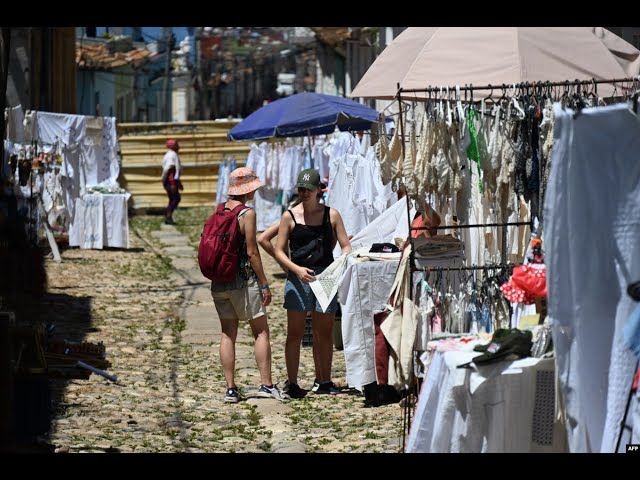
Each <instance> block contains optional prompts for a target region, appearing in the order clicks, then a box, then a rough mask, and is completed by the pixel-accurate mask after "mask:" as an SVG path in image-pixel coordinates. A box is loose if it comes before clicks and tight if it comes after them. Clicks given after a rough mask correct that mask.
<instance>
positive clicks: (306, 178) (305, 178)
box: [302, 173, 311, 182]
mask: <svg viewBox="0 0 640 480" xmlns="http://www.w3.org/2000/svg"><path fill="white" fill-rule="evenodd" d="M302 179H303V180H304V181H305V182H308V181H309V180H310V179H311V175H309V174H308V173H305V174H304V175H303V176H302Z"/></svg>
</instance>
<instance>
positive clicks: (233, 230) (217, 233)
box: [198, 203, 247, 283]
mask: <svg viewBox="0 0 640 480" xmlns="http://www.w3.org/2000/svg"><path fill="white" fill-rule="evenodd" d="M245 209H247V207H246V206H245V205H242V204H241V205H238V206H237V207H235V208H234V209H233V210H229V209H228V208H225V204H224V203H220V204H219V205H218V208H217V209H216V211H215V212H214V213H213V214H212V215H211V216H210V217H209V219H208V220H207V223H205V225H204V230H203V231H202V237H201V238H200V246H199V247H198V264H199V265H200V271H201V272H202V274H203V275H204V276H205V277H207V278H208V279H209V280H211V281H212V282H214V283H227V282H231V281H233V279H234V278H235V277H236V274H237V273H238V270H239V269H240V235H241V233H240V224H239V223H238V215H239V214H240V212H241V211H242V210H245Z"/></svg>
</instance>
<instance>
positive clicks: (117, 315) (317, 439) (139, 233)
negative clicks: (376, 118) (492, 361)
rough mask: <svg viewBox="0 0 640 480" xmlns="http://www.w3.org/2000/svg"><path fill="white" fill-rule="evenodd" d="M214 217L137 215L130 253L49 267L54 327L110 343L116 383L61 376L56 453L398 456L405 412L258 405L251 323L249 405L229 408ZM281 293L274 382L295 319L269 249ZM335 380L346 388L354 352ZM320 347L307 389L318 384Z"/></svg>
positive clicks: (274, 330)
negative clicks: (205, 241)
mask: <svg viewBox="0 0 640 480" xmlns="http://www.w3.org/2000/svg"><path fill="white" fill-rule="evenodd" d="M207 213H208V211H207V209H191V210H180V211H179V212H178V213H177V215H176V220H177V225H176V227H177V228H176V227H173V226H166V225H162V224H161V217H152V216H136V217H132V218H130V225H131V228H130V247H131V248H130V249H129V250H104V251H100V250H79V249H67V250H64V251H63V252H62V258H63V261H62V262H61V263H59V264H58V263H55V262H53V261H51V260H48V261H47V265H46V268H47V275H48V282H49V290H48V291H49V293H48V295H47V296H46V297H45V306H46V309H47V311H48V313H47V315H48V318H47V321H48V322H52V323H55V324H56V327H57V328H56V334H58V335H59V336H61V337H63V338H66V339H68V340H73V341H91V342H100V341H101V342H104V344H105V346H106V349H107V358H108V360H109V361H110V362H111V363H112V366H111V368H110V369H109V373H111V374H114V375H117V377H118V381H117V382H116V383H113V382H110V381H108V380H106V379H104V378H102V377H100V376H98V375H95V374H94V375H91V377H90V378H89V379H88V380H63V379H54V380H52V383H53V392H54V394H53V399H52V402H53V407H54V420H53V427H52V430H51V432H50V435H49V436H48V437H47V438H46V440H47V441H48V442H50V444H51V445H52V446H53V448H55V450H56V451H57V452H84V451H88V452H115V451H119V452H398V451H399V449H400V444H401V438H400V437H401V435H402V409H401V407H400V406H399V405H397V404H394V405H388V406H384V407H379V408H365V407H364V397H363V396H360V395H358V394H357V392H353V394H344V395H339V396H329V395H317V396H316V395H314V394H313V393H309V395H307V397H306V398H305V399H302V400H293V401H290V402H287V403H280V402H277V401H276V400H272V399H258V398H251V396H252V392H255V391H256V390H257V387H258V386H259V377H258V372H257V367H256V365H255V360H254V357H253V337H252V336H251V333H250V330H249V327H248V325H246V326H245V327H244V328H241V329H240V331H239V334H238V342H237V352H236V368H237V381H238V385H239V386H240V387H241V388H242V391H243V393H244V396H245V397H247V400H246V401H242V402H240V403H238V404H225V403H224V402H223V397H224V391H225V383H224V378H223V375H222V369H221V367H220V363H219V355H218V344H219V335H220V324H219V321H218V319H217V315H216V312H215V309H214V307H213V302H212V300H211V296H210V294H209V290H208V282H207V281H206V279H205V278H204V277H202V276H201V274H200V272H199V270H198V267H197V260H196V251H197V239H198V238H199V232H200V231H201V225H202V224H203V223H204V221H205V220H206V215H207ZM261 254H262V259H263V263H264V264H265V268H266V271H267V276H268V278H269V281H270V283H271V285H272V291H273V303H272V305H271V306H269V307H268V315H269V324H270V330H271V336H272V351H273V352H272V355H273V361H272V364H273V378H274V382H279V384H280V387H282V384H283V383H284V380H285V379H286V373H285V365H284V342H285V336H286V313H285V310H284V309H283V308H282V301H283V298H282V297H283V293H282V291H283V280H282V279H279V278H275V277H274V274H277V273H279V272H280V270H279V267H278V266H277V264H276V263H275V262H274V261H273V260H272V259H271V258H270V257H268V256H267V255H266V254H265V253H264V252H262V251H261ZM333 372H334V373H333V377H334V381H335V382H336V383H337V384H338V385H340V386H345V387H346V382H345V367H344V355H343V353H342V352H341V351H337V350H336V351H335V352H334V362H333ZM313 378H314V372H313V360H312V354H311V348H308V347H303V348H302V353H301V366H300V384H301V386H302V387H303V388H310V387H311V385H312V383H313Z"/></svg>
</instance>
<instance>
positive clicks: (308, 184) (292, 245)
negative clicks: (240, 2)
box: [275, 169, 351, 398]
mask: <svg viewBox="0 0 640 480" xmlns="http://www.w3.org/2000/svg"><path fill="white" fill-rule="evenodd" d="M296 187H298V195H299V197H300V200H301V202H300V203H299V204H298V205H296V206H295V207H293V208H292V209H291V210H288V211H286V212H285V213H284V214H283V215H282V218H281V220H280V227H279V229H278V239H277V242H276V246H275V257H276V260H277V261H278V263H279V264H280V265H282V266H283V267H284V268H286V269H287V270H288V274H287V282H286V284H285V292H284V293H285V299H284V308H286V309H287V322H288V325H287V343H286V346H285V360H286V364H287V377H288V378H287V382H286V383H285V387H284V391H285V392H286V393H288V394H289V396H291V397H292V398H301V397H303V396H305V395H306V391H304V390H302V389H301V388H300V387H299V386H298V366H299V362H300V344H301V341H302V336H303V334H304V324H305V319H306V316H307V312H308V311H311V312H312V313H311V317H312V321H313V350H314V355H313V357H314V364H315V373H316V382H315V383H316V384H317V389H316V390H315V391H316V393H338V389H337V387H336V386H335V385H334V384H333V382H332V381H331V362H332V358H333V322H334V320H335V312H336V309H337V302H336V299H335V298H334V299H333V301H332V302H331V304H330V305H329V307H328V308H327V311H326V312H323V311H322V309H321V307H320V305H319V303H318V302H317V300H316V298H315V295H314V294H313V291H312V290H311V287H310V286H309V283H310V282H313V281H315V280H316V277H315V276H316V275H318V274H320V273H321V272H322V271H323V270H324V269H325V268H326V267H328V266H329V265H330V264H331V263H332V262H333V246H334V245H335V243H336V241H337V242H338V243H339V244H340V247H341V248H342V252H343V253H346V252H349V251H350V250H351V244H350V243H349V239H348V237H347V232H346V230H345V228H344V223H343V221H342V217H341V216H340V214H339V213H338V211H337V210H336V209H334V208H329V207H327V206H324V205H322V204H321V203H320V202H319V200H320V198H321V196H322V188H324V185H323V184H322V183H321V182H320V175H319V174H318V172H317V171H316V170H314V169H308V170H303V171H302V172H300V174H299V175H298V182H297V184H296ZM287 247H289V251H290V253H289V256H288V255H287V254H286V253H285V252H286V250H287ZM314 387H315V386H314Z"/></svg>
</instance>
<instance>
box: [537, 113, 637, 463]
mask: <svg viewBox="0 0 640 480" xmlns="http://www.w3.org/2000/svg"><path fill="white" fill-rule="evenodd" d="M554 113H555V118H556V123H555V126H554V137H555V143H554V147H553V153H552V157H551V165H552V169H551V176H550V178H549V185H548V187H547V193H546V198H545V206H544V213H545V232H544V233H545V245H546V252H545V253H546V256H545V263H546V265H547V272H548V274H547V282H548V285H547V287H548V292H549V299H548V316H549V318H550V319H551V321H552V325H553V343H554V348H555V355H556V364H557V368H558V377H559V379H560V386H561V389H562V390H563V394H564V398H565V400H566V401H565V408H566V415H567V417H568V419H569V421H568V422H567V428H568V432H567V433H568V441H569V447H570V450H571V451H572V452H613V451H614V450H615V446H616V442H617V438H618V434H619V432H620V424H621V422H622V418H623V416H624V412H625V410H626V403H627V398H628V395H629V389H630V388H631V383H632V379H633V374H634V366H635V357H634V356H633V354H632V352H631V351H630V350H629V349H627V348H626V347H625V346H624V342H623V326H624V323H625V322H626V321H627V319H628V318H629V315H630V314H631V312H632V310H633V309H634V308H635V302H634V301H633V299H631V297H629V296H628V295H627V294H626V288H627V285H628V284H629V283H630V282H633V281H637V280H639V279H640V182H639V181H638V179H639V178H640V162H638V151H640V124H639V123H638V118H637V116H636V115H634V114H633V113H632V112H631V111H630V110H629V109H628V107H627V106H626V105H625V104H616V105H612V106H608V107H598V108H585V109H583V110H582V111H581V112H580V114H578V115H576V114H575V113H574V112H573V111H572V110H570V109H563V108H562V107H561V106H560V105H559V104H556V105H555V106H554ZM585 264H588V267H586V266H585ZM635 428H636V426H635V425H634V429H635Z"/></svg>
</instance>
